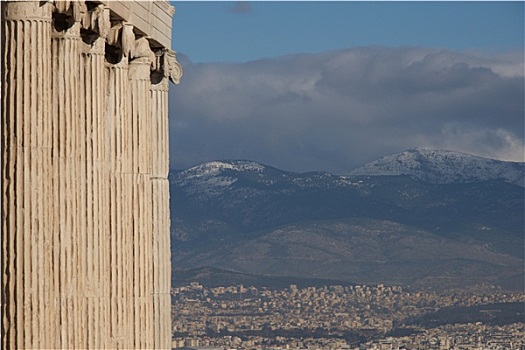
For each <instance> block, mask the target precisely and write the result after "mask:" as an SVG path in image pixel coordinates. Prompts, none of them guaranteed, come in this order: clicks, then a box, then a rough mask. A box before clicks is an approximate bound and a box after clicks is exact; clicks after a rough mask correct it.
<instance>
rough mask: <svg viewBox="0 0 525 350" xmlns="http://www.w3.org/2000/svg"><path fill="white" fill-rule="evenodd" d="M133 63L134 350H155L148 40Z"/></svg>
mask: <svg viewBox="0 0 525 350" xmlns="http://www.w3.org/2000/svg"><path fill="white" fill-rule="evenodd" d="M135 46H136V47H135V52H134V59H133V60H131V61H130V64H129V66H130V68H129V79H130V84H131V118H132V123H131V124H132V128H131V129H132V130H133V137H132V140H133V147H132V153H133V163H132V165H133V174H134V175H133V177H132V179H131V181H132V183H133V188H134V200H133V202H132V210H133V222H134V227H133V232H132V233H133V256H134V257H135V259H134V261H133V280H134V281H135V282H134V283H135V284H134V290H133V297H134V299H135V305H136V308H137V309H136V310H135V315H134V316H135V319H134V325H135V331H134V334H135V347H136V348H142V349H153V348H154V341H153V340H154V339H153V334H154V333H153V328H154V318H153V298H152V291H153V277H152V275H153V264H152V261H151V256H152V247H153V238H152V232H151V226H152V221H151V220H152V197H151V180H150V177H151V142H152V140H151V114H150V113H151V94H150V85H151V82H150V75H151V66H152V58H151V56H152V55H153V52H152V51H151V50H150V49H149V44H148V41H147V39H146V38H141V39H138V40H137V41H136V43H135Z"/></svg>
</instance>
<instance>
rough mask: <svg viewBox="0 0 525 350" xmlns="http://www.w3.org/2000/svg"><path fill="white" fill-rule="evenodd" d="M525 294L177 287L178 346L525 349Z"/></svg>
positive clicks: (174, 307) (174, 316) (353, 288)
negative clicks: (524, 308)
mask: <svg viewBox="0 0 525 350" xmlns="http://www.w3.org/2000/svg"><path fill="white" fill-rule="evenodd" d="M524 302H525V294H524V293H522V292H505V291H502V290H501V289H498V288H497V287H493V286H481V287H477V288H469V289H462V290H450V291H446V292H439V293H437V292H433V291H430V290H407V289H404V288H403V287H400V286H384V285H376V286H366V285H355V286H352V285H350V286H341V285H338V286H323V287H305V288H298V287H297V286H296V285H290V286H289V287H288V288H283V289H270V288H264V287H263V288H256V287H245V286H243V285H236V286H229V287H213V288H209V287H205V286H203V285H201V284H199V283H196V282H193V283H191V284H189V285H187V286H181V287H176V288H173V289H172V320H173V324H172V327H173V333H172V334H173V343H172V347H173V348H193V349H210V348H212V349H356V350H363V349H381V350H386V349H429V350H431V349H435V350H444V349H462V350H463V349H472V350H474V349H478V350H481V349H525V323H524V313H523V307H524Z"/></svg>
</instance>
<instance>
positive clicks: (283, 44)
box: [172, 1, 524, 62]
mask: <svg viewBox="0 0 525 350" xmlns="http://www.w3.org/2000/svg"><path fill="white" fill-rule="evenodd" d="M172 4H173V5H174V6H175V7H176V9H177V12H176V14H175V16H174V22H173V34H172V35H173V46H174V49H175V50H176V51H178V52H180V53H183V54H185V55H187V56H189V57H190V58H191V59H192V61H194V62H215V61H229V62H240V61H249V60H256V59H259V58H264V57H276V56H282V55H288V54H294V53H318V52H323V51H328V50H336V49H344V48H349V47H357V46H389V47H396V46H417V47H421V46H424V47H441V48H448V49H453V50H485V51H488V52H494V51H504V50H512V49H514V50H515V49H522V48H523V43H524V34H523V21H524V6H523V4H524V3H523V2H500V1H496V2H473V1H471V2H345V1H336V2H323V1H311V2H300V1H292V2H281V1H266V2H259V1H257V2H222V1H190V2H184V1H183V2H172ZM520 28H521V30H520Z"/></svg>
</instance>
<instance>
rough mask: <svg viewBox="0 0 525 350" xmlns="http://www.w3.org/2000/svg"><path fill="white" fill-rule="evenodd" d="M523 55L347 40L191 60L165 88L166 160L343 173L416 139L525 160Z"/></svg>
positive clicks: (413, 143) (420, 143)
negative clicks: (254, 57) (246, 56)
mask: <svg viewBox="0 0 525 350" xmlns="http://www.w3.org/2000/svg"><path fill="white" fill-rule="evenodd" d="M523 59H524V57H523V53H522V52H517V53H506V54H494V55H487V54H480V53H466V52H452V51H446V50H440V49H424V48H382V47H369V48H354V49H348V50H341V51H335V52H328V53H321V54H298V55H292V56H285V57H280V58H275V59H263V60H258V61H252V62H246V63H231V64H228V63H206V64H205V63H202V64H194V63H192V62H191V60H189V58H187V57H184V56H182V55H181V57H179V61H180V62H181V64H182V65H183V69H184V77H183V80H182V82H181V84H180V85H179V86H176V87H172V88H171V89H170V138H171V144H170V147H171V166H172V168H185V167H188V166H191V165H194V164H198V163H200V162H204V161H209V160H215V159H250V160H255V161H259V162H262V163H265V164H268V165H272V166H275V167H278V168H281V169H284V170H293V171H300V172H302V171H311V170H323V171H329V172H333V173H346V172H348V171H350V170H351V169H353V168H355V167H357V166H359V165H361V164H363V163H366V162H368V161H371V160H375V159H377V158H379V157H381V156H383V155H387V154H392V153H396V152H400V151H403V150H406V149H409V148H414V147H418V146H425V147H436V148H446V149H452V150H457V151H462V152H467V153H471V154H475V155H479V156H485V157H492V158H498V159H504V160H515V161H524V159H523V157H524V146H523V145H524V64H523Z"/></svg>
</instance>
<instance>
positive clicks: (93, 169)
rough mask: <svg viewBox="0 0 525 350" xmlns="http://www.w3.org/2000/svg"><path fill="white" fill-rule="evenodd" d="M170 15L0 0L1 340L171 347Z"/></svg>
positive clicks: (99, 5)
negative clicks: (168, 175)
mask: <svg viewBox="0 0 525 350" xmlns="http://www.w3.org/2000/svg"><path fill="white" fill-rule="evenodd" d="M119 11H120V12H119ZM172 15H173V10H172V7H171V6H169V4H168V3H167V2H164V1H157V2H151V3H139V2H135V1H126V2H118V1H116V2H97V1H95V2H90V3H89V4H86V3H84V2H79V1H52V2H45V1H24V2H3V3H2V54H3V60H2V62H3V64H2V82H1V83H2V88H3V92H2V135H1V140H2V189H3V192H2V267H3V270H2V347H3V348H10V349H11V348H12V349H15V348H24V349H26V348H27V349H31V348H39V349H43V348H86V349H87V348H97V349H99V348H112V349H116V348H141V349H146V348H147V349H152V348H169V347H170V340H171V326H170V323H171V322H170V298H169V289H170V271H171V265H170V255H169V254H170V248H169V193H168V183H167V172H168V169H169V164H168V159H169V157H168V149H169V146H168V114H167V107H168V103H167V93H168V79H171V80H172V81H176V82H178V80H179V78H180V76H181V74H182V70H181V69H180V65H179V64H178V63H177V62H176V60H175V54H174V52H172V51H170V50H169V40H170V38H169V34H168V37H166V35H167V34H166V33H170V32H171V30H170V28H171V16H172ZM110 18H111V19H112V23H110ZM119 18H120V19H122V21H118V19H119ZM135 22H136V23H135ZM168 27H169V28H168ZM159 28H160V29H163V35H162V36H159V37H157V35H158V34H157V32H158V30H159ZM166 28H168V30H166ZM163 45H164V46H165V47H164V48H162V46H163Z"/></svg>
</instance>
